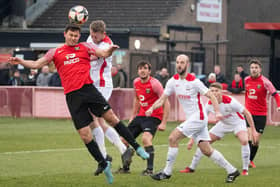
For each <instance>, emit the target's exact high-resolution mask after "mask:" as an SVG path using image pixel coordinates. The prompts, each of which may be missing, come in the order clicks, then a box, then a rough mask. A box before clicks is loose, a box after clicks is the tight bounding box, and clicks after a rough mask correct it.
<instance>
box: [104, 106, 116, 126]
mask: <svg viewBox="0 0 280 187" xmlns="http://www.w3.org/2000/svg"><path fill="white" fill-rule="evenodd" d="M102 117H103V118H104V119H105V120H106V122H107V123H108V124H109V125H110V126H112V127H114V126H115V125H117V124H118V123H119V122H120V120H119V118H118V117H117V116H116V115H115V113H114V112H113V110H112V109H110V110H108V111H107V112H106V113H104V114H103V115H102Z"/></svg>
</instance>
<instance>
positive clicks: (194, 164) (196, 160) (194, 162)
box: [189, 147, 203, 170]
mask: <svg viewBox="0 0 280 187" xmlns="http://www.w3.org/2000/svg"><path fill="white" fill-rule="evenodd" d="M202 156H203V153H202V152H201V150H200V149H199V147H198V148H197V149H196V152H195V154H194V156H193V159H192V163H191V165H190V166H189V168H191V169H193V170H195V169H196V167H197V165H198V163H199V161H200V159H201V158H202Z"/></svg>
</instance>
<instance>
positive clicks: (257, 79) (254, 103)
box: [245, 58, 280, 167]
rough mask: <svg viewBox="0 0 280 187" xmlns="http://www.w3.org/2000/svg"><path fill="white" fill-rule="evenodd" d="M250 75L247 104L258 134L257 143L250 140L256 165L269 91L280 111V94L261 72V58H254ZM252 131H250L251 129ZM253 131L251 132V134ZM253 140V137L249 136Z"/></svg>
mask: <svg viewBox="0 0 280 187" xmlns="http://www.w3.org/2000/svg"><path fill="white" fill-rule="evenodd" d="M249 64H250V76H248V77H246V78H245V90H246V93H245V106H246V108H247V109H248V110H249V112H250V113H251V114H252V117H253V120H254V123H255V127H256V130H257V132H258V136H257V137H256V140H255V142H256V143H255V144H252V141H249V144H250V150H251V154H250V164H251V166H252V167H256V166H255V164H254V162H253V160H254V158H255V156H256V154H257V151H258V148H259V142H260V137H261V135H262V134H263V132H264V128H265V125H266V115H267V101H266V96H267V93H269V94H271V95H272V96H273V97H274V98H275V100H276V102H277V111H280V96H279V94H278V93H277V92H276V89H275V88H274V86H273V85H272V83H271V82H270V81H269V80H268V79H267V78H266V77H264V76H263V75H262V74H261V71H262V64H261V62H260V60H258V59H256V58H254V59H251V60H250V62H249ZM249 132H250V131H249ZM250 134H251V133H249V136H251V135H250ZM249 138H250V139H251V140H252V138H251V137H249Z"/></svg>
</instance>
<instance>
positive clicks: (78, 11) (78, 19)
mask: <svg viewBox="0 0 280 187" xmlns="http://www.w3.org/2000/svg"><path fill="white" fill-rule="evenodd" d="M68 18H69V21H70V23H74V24H78V25H82V24H84V23H85V22H86V21H87V20H88V11H87V9H86V8H85V7H84V6H82V5H77V6H74V7H72V8H71V9H70V10H69V13H68Z"/></svg>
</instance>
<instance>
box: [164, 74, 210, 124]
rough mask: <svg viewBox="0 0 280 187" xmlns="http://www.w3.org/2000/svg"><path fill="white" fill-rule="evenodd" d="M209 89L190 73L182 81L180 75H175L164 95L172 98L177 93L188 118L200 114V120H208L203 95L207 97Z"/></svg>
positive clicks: (167, 85)
mask: <svg viewBox="0 0 280 187" xmlns="http://www.w3.org/2000/svg"><path fill="white" fill-rule="evenodd" d="M207 91H208V88H207V87H206V86H205V85H204V84H203V83H202V82H201V81H200V80H199V79H196V78H195V76H193V75H191V74H190V73H189V74H188V75H187V77H186V79H180V77H179V74H176V75H174V76H173V77H172V78H171V79H169V80H168V82H167V84H166V87H165V90H164V94H165V95H167V96H170V95H171V94H172V93H175V94H176V96H177V98H178V100H179V102H180V104H181V105H182V107H183V109H184V112H185V114H186V116H187V118H188V117H190V116H191V115H194V114H199V116H200V117H199V118H200V120H204V119H205V118H206V112H205V110H204V107H203V104H202V102H201V98H200V97H201V95H205V94H206V92H207Z"/></svg>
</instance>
